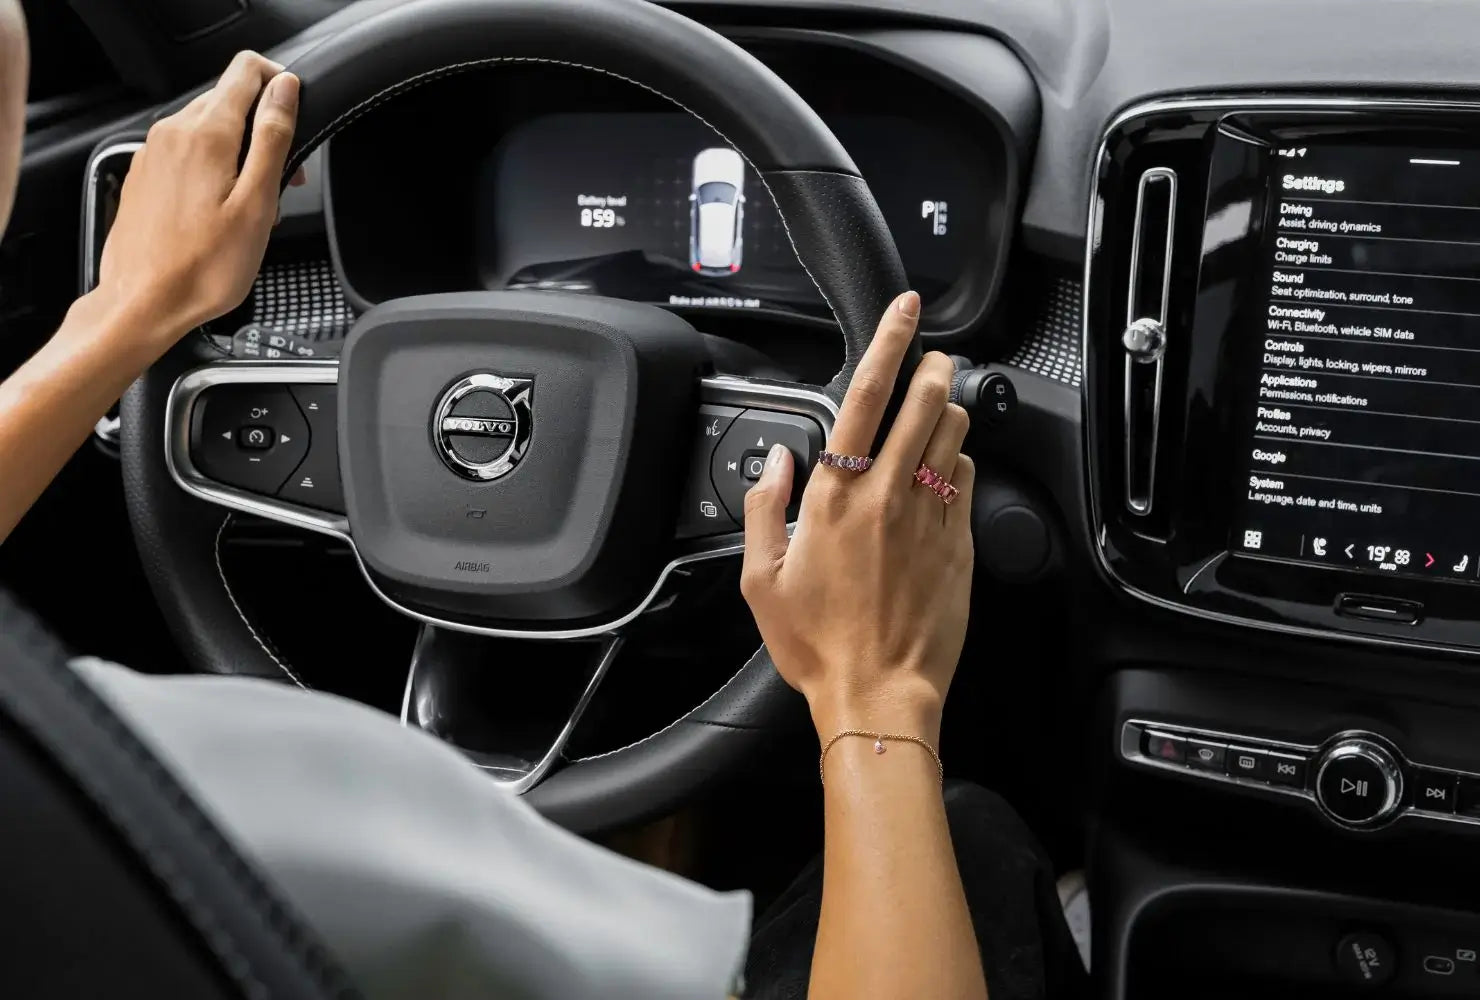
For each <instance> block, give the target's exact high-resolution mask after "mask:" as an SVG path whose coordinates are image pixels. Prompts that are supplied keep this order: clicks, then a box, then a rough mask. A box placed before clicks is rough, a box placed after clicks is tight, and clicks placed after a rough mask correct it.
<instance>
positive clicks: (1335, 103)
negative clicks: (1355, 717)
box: [1080, 95, 1480, 825]
mask: <svg viewBox="0 0 1480 1000" xmlns="http://www.w3.org/2000/svg"><path fill="white" fill-rule="evenodd" d="M1198 109H1201V110H1225V111H1230V112H1232V111H1258V110H1291V111H1302V110H1317V111H1319V110H1330V111H1385V110H1387V111H1398V112H1402V111H1466V112H1473V113H1477V114H1480V102H1476V101H1446V100H1433V99H1423V98H1413V99H1404V98H1381V99H1364V98H1356V97H1309V96H1300V95H1286V96H1261V97H1173V98H1157V99H1153V100H1150V101H1145V102H1142V103H1140V104H1133V105H1131V106H1129V107H1127V108H1125V109H1124V110H1122V111H1121V112H1119V113H1118V114H1117V115H1115V117H1113V118H1112V119H1110V121H1109V123H1108V124H1107V125H1106V126H1105V129H1104V131H1103V132H1102V133H1101V134H1100V142H1099V144H1098V145H1097V146H1096V150H1095V158H1094V162H1093V164H1092V169H1091V171H1090V190H1089V202H1088V214H1087V224H1086V227H1085V241H1084V277H1083V281H1082V284H1081V289H1080V295H1081V299H1080V356H1081V358H1082V359H1083V362H1082V363H1083V364H1084V365H1085V376H1084V383H1085V384H1084V386H1083V388H1082V394H1081V403H1080V419H1081V422H1082V424H1083V429H1084V442H1085V464H1086V468H1087V470H1088V475H1087V476H1086V492H1087V499H1088V501H1089V524H1090V537H1091V538H1093V539H1094V544H1093V548H1094V553H1095V561H1096V563H1097V564H1098V566H1099V568H1100V571H1101V573H1102V574H1103V575H1104V577H1105V579H1106V580H1108V581H1109V582H1110V583H1111V584H1112V585H1113V586H1115V587H1117V588H1118V589H1119V590H1121V591H1122V592H1124V593H1125V594H1128V595H1129V596H1131V597H1134V598H1135V599H1137V600H1139V601H1142V602H1143V603H1146V604H1149V605H1151V606H1153V607H1156V608H1160V609H1162V610H1164V611H1172V612H1176V613H1178V614H1183V615H1190V616H1191V617H1193V618H1198V619H1201V620H1203V621H1210V622H1217V623H1220V624H1224V625H1235V626H1239V627H1242V628H1253V629H1258V630H1260V631H1264V632H1273V633H1277V634H1280V635H1291V636H1300V637H1303V638H1310V639H1326V640H1331V639H1336V640H1340V641H1343V642H1352V643H1358V644H1361V645H1365V646H1372V647H1377V648H1386V649H1404V650H1421V651H1427V652H1445V653H1461V654H1464V655H1466V656H1470V657H1475V656H1480V648H1473V647H1468V646H1453V645H1444V644H1442V643H1436V642H1424V641H1422V640H1414V639H1399V638H1391V637H1387V636H1376V635H1360V634H1356V633H1352V632H1345V631H1342V630H1339V629H1322V628H1314V627H1310V626H1305V625H1290V624H1285V623H1282V622H1268V621H1260V620H1258V619H1255V618H1246V617H1243V616H1241V615H1235V614H1229V613H1226V612H1221V611H1209V610H1206V609H1203V608H1196V607H1191V606H1189V605H1186V604H1182V603H1179V602H1177V601H1173V600H1168V599H1165V598H1162V597H1158V596H1156V595H1155V594H1149V593H1147V592H1146V591H1144V590H1141V589H1140V588H1139V587H1136V586H1133V585H1132V584H1130V583H1129V582H1127V581H1126V580H1124V579H1122V578H1121V577H1120V575H1119V574H1117V573H1116V572H1115V569H1114V567H1113V566H1111V564H1110V560H1109V558H1108V556H1107V554H1106V551H1105V547H1106V535H1105V525H1104V523H1103V521H1102V518H1101V517H1100V497H1099V485H1098V483H1099V479H1098V477H1099V468H1098V465H1097V463H1098V458H1097V455H1098V452H1099V441H1098V440H1097V439H1098V436H1099V435H1098V434H1097V431H1096V427H1095V421H1094V419H1093V413H1092V412H1091V408H1090V407H1091V401H1090V392H1091V391H1092V389H1091V387H1090V385H1089V383H1090V380H1091V379H1093V377H1094V373H1093V371H1092V370H1091V366H1090V359H1091V357H1092V354H1093V352H1092V350H1091V343H1092V341H1093V338H1094V331H1093V330H1092V329H1091V313H1090V294H1091V286H1092V283H1093V277H1094V263H1095V255H1096V252H1097V251H1098V249H1099V246H1100V243H1101V240H1102V236H1103V234H1102V227H1103V222H1104V204H1103V200H1102V195H1101V193H1100V172H1101V169H1102V167H1103V165H1104V163H1105V157H1106V154H1107V151H1108V149H1109V144H1110V138H1111V136H1113V135H1114V134H1115V133H1116V132H1118V131H1119V130H1120V129H1121V128H1123V127H1124V126H1125V125H1127V124H1129V123H1131V122H1133V121H1135V120H1136V119H1138V118H1145V117H1147V116H1150V115H1155V114H1162V113H1166V112H1177V111H1189V110H1198ZM1205 568H1206V567H1204V569H1205ZM1446 818H1447V819H1452V820H1455V821H1458V822H1468V823H1474V824H1476V825H1480V819H1470V818H1468V817H1446Z"/></svg>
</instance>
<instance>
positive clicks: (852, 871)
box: [809, 722, 987, 1000]
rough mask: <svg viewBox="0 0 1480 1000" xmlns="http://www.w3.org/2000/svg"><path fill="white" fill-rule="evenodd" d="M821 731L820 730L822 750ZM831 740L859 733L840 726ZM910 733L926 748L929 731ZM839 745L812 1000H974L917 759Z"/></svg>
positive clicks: (982, 992) (913, 750) (967, 919)
mask: <svg viewBox="0 0 1480 1000" xmlns="http://www.w3.org/2000/svg"><path fill="white" fill-rule="evenodd" d="M831 725H832V724H831V723H822V724H819V727H818V730H819V732H820V733H823V734H824V735H823V739H827V738H829V737H830V735H831V733H832V732H836V731H837V730H832V729H830V726H831ZM840 728H862V727H858V726H852V725H849V724H843V725H840ZM872 728H874V729H876V730H877V731H880V732H884V731H900V732H909V733H910V734H911V735H923V736H925V737H926V738H927V739H929V740H930V741H931V742H932V745H934V744H935V742H936V732H935V726H932V725H931V724H930V723H929V722H925V723H923V724H920V725H916V726H912V727H911V728H910V729H904V728H897V729H894V728H891V727H887V726H879V725H875V726H873V727H872ZM884 747H885V752H884V753H882V754H880V753H876V752H875V750H874V741H873V740H871V739H868V738H866V737H846V738H844V739H842V740H840V741H838V743H837V744H835V745H834V746H833V748H832V750H831V752H829V754H828V757H827V763H826V768H825V774H824V783H823V798H824V808H825V822H826V827H827V829H826V845H825V847H824V853H823V888H822V917H821V923H820V925H819V928H818V933H817V947H816V951H815V953H814V958H813V962H812V981H811V988H810V992H809V996H810V997H811V998H812V1000H844V998H846V1000H919V998H923V997H928V998H930V1000H984V998H985V997H986V995H987V990H986V983H985V980H984V978H983V975H982V967H981V956H980V955H979V953H978V950H977V944H976V935H975V932H974V930H973V928H972V923H971V914H970V911H969V910H968V909H967V906H966V895H965V892H964V890H963V889H962V886H961V876H960V873H959V872H958V870H957V868H956V855H955V851H954V849H953V847H952V845H951V835H950V828H949V826H948V825H947V822H946V812H945V804H944V800H943V798H942V796H941V787H940V775H939V772H938V771H937V770H936V766H935V761H934V760H933V759H932V758H931V756H930V754H929V753H927V752H926V751H925V750H924V748H922V747H918V746H914V745H911V744H909V743H901V742H886V743H885V744H884Z"/></svg>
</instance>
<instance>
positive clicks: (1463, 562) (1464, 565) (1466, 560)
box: [1454, 553, 1470, 573]
mask: <svg viewBox="0 0 1480 1000" xmlns="http://www.w3.org/2000/svg"><path fill="white" fill-rule="evenodd" d="M1469 568H1470V557H1469V554H1468V553H1466V554H1465V555H1463V556H1461V557H1460V560H1459V564H1458V565H1457V566H1455V567H1454V571H1455V572H1456V573H1463V572H1464V571H1465V570H1467V569H1469Z"/></svg>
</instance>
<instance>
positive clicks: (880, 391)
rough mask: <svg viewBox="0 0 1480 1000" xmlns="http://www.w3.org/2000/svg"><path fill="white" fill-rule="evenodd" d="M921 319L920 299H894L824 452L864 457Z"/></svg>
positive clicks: (856, 373) (856, 372)
mask: <svg viewBox="0 0 1480 1000" xmlns="http://www.w3.org/2000/svg"><path fill="white" fill-rule="evenodd" d="M919 320H920V296H919V295H917V294H916V293H915V292H905V293H904V294H903V295H901V296H899V298H897V299H895V300H894V301H893V303H891V304H890V306H889V308H888V309H887V310H885V312H884V316H883V318H882V319H880V320H879V328H878V330H877V331H875V333H874V339H873V341H872V342H871V343H870V344H869V345H868V350H866V351H864V352H863V358H862V359H861V360H860V361H859V362H858V368H857V369H855V370H854V372H853V380H852V381H851V382H849V383H848V392H847V394H846V395H845V396H844V397H843V405H842V408H841V409H840V410H839V411H838V421H837V423H836V424H835V425H834V426H833V432H832V436H831V437H829V438H828V441H827V450H828V451H831V452H835V453H837V454H840V455H867V454H869V452H870V451H871V450H872V448H873V446H874V437H875V436H876V435H877V434H878V433H879V422H880V421H881V420H882V419H883V418H884V408H885V406H886V405H887V404H888V402H889V396H890V394H891V393H893V391H894V384H895V382H896V381H897V380H898V378H899V366H900V364H901V363H902V362H903V361H904V355H905V352H906V351H907V350H908V349H909V346H910V341H911V340H913V339H914V337H915V328H916V326H917V325H918V323H919Z"/></svg>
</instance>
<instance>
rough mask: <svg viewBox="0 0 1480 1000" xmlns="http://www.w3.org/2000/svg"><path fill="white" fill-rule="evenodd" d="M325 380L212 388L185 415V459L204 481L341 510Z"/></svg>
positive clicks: (331, 400) (332, 402)
mask: <svg viewBox="0 0 1480 1000" xmlns="http://www.w3.org/2000/svg"><path fill="white" fill-rule="evenodd" d="M335 396H336V394H335V387H334V386H333V385H263V384H255V383H239V384H227V385H218V386H214V387H212V388H210V389H207V390H205V391H204V392H202V393H201V395H200V398H199V399H197V400H196V403H195V406H194V408H193V410H192V412H191V414H190V421H191V424H190V456H191V459H192V461H193V462H194V463H195V467H196V468H197V469H199V470H200V471H201V472H202V473H204V474H205V475H206V476H208V477H209V478H211V479H214V480H216V481H218V482H222V483H225V484H227V485H228V486H235V487H237V488H239V489H243V490H246V491H248V492H250V493H257V494H261V495H263V496H273V497H277V498H279V499H282V500H286V501H288V502H290V503H299V504H303V505H304V506H306V507H314V508H317V509H319V510H326V511H333V512H335V513H339V514H342V513H344V494H343V491H342V489H341V488H340V484H339V446H338V442H337V440H336V433H335V420H334V411H335V407H336V398H335Z"/></svg>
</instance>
